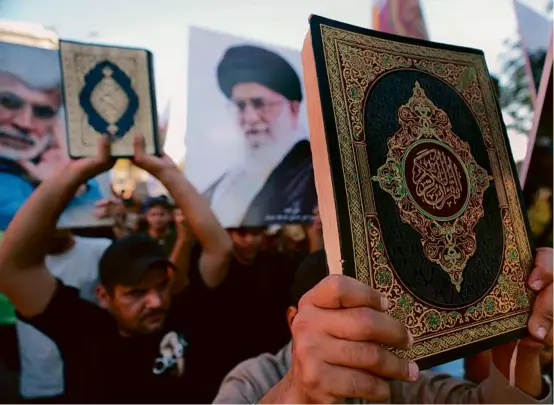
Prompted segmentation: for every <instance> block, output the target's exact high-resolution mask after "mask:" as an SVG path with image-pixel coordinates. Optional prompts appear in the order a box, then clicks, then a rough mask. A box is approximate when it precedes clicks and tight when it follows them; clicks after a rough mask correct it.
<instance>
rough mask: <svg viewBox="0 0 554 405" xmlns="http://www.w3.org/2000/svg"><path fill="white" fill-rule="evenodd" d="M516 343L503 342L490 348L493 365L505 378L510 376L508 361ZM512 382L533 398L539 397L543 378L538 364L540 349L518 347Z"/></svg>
mask: <svg viewBox="0 0 554 405" xmlns="http://www.w3.org/2000/svg"><path fill="white" fill-rule="evenodd" d="M515 347H516V343H515V342H513V343H512V344H504V345H502V346H498V347H495V348H494V349H493V350H492V361H493V363H494V365H495V367H496V368H497V369H498V371H499V372H500V373H502V375H503V376H504V377H505V378H506V379H509V378H510V362H511V360H512V354H513V353H514V349H515ZM514 377H515V379H514V384H515V386H516V387H517V388H519V389H520V390H521V391H523V392H525V393H526V394H528V395H529V396H531V397H533V398H537V399H540V396H541V394H542V392H543V378H542V372H541V365H540V350H539V349H538V348H537V349H534V348H529V347H526V346H523V345H520V346H519V347H518V352H517V359H516V363H515V370H514Z"/></svg>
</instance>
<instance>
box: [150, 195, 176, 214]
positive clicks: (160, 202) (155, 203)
mask: <svg viewBox="0 0 554 405" xmlns="http://www.w3.org/2000/svg"><path fill="white" fill-rule="evenodd" d="M152 207H163V208H165V209H168V210H172V209H173V208H174V206H173V204H172V203H171V201H170V199H169V198H168V197H167V196H166V195H160V196H157V197H149V198H148V199H147V200H146V201H145V202H144V205H143V211H144V212H146V211H148V210H149V209H150V208H152Z"/></svg>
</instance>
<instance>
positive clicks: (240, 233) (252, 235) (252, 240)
mask: <svg viewBox="0 0 554 405" xmlns="http://www.w3.org/2000/svg"><path fill="white" fill-rule="evenodd" d="M264 230H265V229H264V228H238V229H233V230H231V231H230V232H229V234H230V235H231V239H232V240H233V249H234V252H235V256H236V257H237V259H238V260H239V261H240V262H241V263H245V264H248V263H251V262H253V261H254V259H256V255H257V254H258V251H259V250H260V247H261V245H262V243H263V241H264Z"/></svg>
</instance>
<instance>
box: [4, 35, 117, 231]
mask: <svg viewBox="0 0 554 405" xmlns="http://www.w3.org/2000/svg"><path fill="white" fill-rule="evenodd" d="M63 110H64V106H63V102H62V94H61V69H60V62H59V57H58V51H57V50H52V49H45V48H38V47H33V46H27V45H20V44H15V43H7V42H0V230H5V229H6V228H7V226H8V224H9V223H10V221H11V220H12V218H13V217H14V215H15V213H16V212H17V210H18V209H19V207H21V205H23V203H24V202H25V201H26V200H27V198H28V197H29V196H30V195H31V194H32V192H33V191H34V190H35V188H36V187H37V186H38V185H39V184H40V183H41V182H42V181H43V180H46V179H47V178H49V177H50V176H52V174H53V173H54V172H55V171H56V169H57V168H58V167H59V166H60V165H63V164H64V163H65V162H67V161H68V159H69V157H68V154H67V143H66V132H65V131H66V126H65V116H64V111H63ZM110 195H111V193H110V185H109V175H108V174H104V175H101V176H99V177H97V178H95V179H92V180H90V181H89V182H88V183H86V184H84V185H83V186H82V187H81V189H80V190H79V191H78V193H77V195H76V196H75V198H74V199H73V200H72V201H71V203H70V204H69V206H68V208H67V209H66V211H65V212H64V213H63V214H62V217H61V218H60V221H59V223H58V227H59V228H73V227H89V226H99V225H107V224H109V221H106V220H103V221H101V220H99V219H97V218H96V217H94V215H93V210H94V205H95V203H96V201H98V200H100V199H102V198H107V197H108V196H110Z"/></svg>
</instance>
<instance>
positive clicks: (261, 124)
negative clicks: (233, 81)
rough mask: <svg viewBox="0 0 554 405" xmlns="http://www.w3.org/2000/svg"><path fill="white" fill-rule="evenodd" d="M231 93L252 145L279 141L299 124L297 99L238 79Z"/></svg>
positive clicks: (248, 141)
mask: <svg viewBox="0 0 554 405" xmlns="http://www.w3.org/2000/svg"><path fill="white" fill-rule="evenodd" d="M231 96H232V102H233V105H234V106H235V108H236V113H237V118H238V122H239V125H240V127H241V128H242V131H243V132H244V135H245V137H246V142H247V144H248V146H249V147H250V148H252V149H257V148H259V147H261V146H264V145H267V144H272V143H275V142H278V141H279V138H280V137H281V136H287V135H289V134H290V133H292V132H293V131H294V130H296V128H297V127H298V112H299V108H300V103H299V102H298V101H289V100H287V99H286V98H285V97H283V96H282V95H281V94H279V93H276V92H274V91H273V90H271V89H268V88H267V87H265V86H262V85H261V84H258V83H239V84H237V85H235V86H234V87H233V92H232V95H231Z"/></svg>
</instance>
